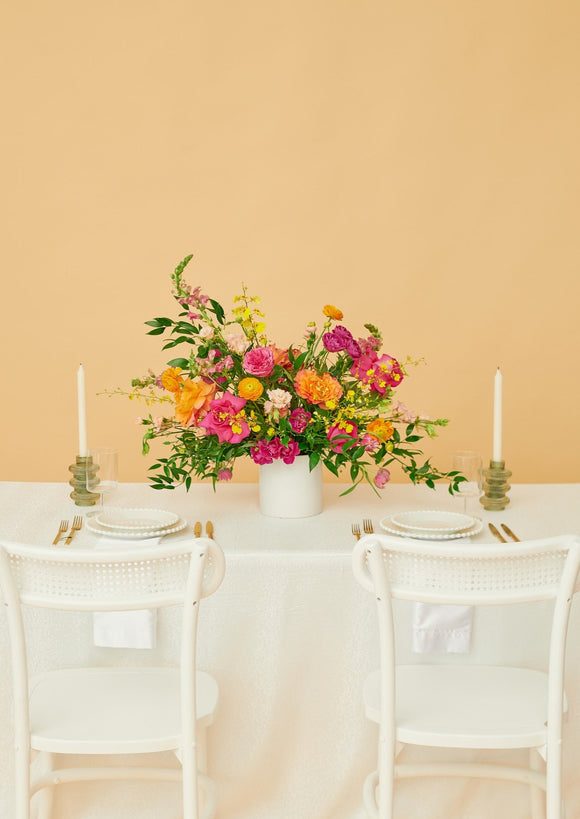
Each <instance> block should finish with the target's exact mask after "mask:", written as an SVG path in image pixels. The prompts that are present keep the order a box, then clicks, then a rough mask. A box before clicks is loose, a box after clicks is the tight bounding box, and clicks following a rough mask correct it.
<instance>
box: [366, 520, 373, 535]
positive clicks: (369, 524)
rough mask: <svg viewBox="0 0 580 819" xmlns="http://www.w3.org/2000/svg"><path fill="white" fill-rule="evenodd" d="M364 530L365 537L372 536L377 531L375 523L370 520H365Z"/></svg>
mask: <svg viewBox="0 0 580 819" xmlns="http://www.w3.org/2000/svg"><path fill="white" fill-rule="evenodd" d="M363 529H364V533H365V535H372V534H373V533H374V531H375V530H374V529H373V522H372V520H371V519H370V518H365V519H364V520H363Z"/></svg>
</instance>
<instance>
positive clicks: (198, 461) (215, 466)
mask: <svg viewBox="0 0 580 819" xmlns="http://www.w3.org/2000/svg"><path fill="white" fill-rule="evenodd" d="M191 258H192V257H191V256H188V257H186V258H185V259H184V260H183V261H182V262H181V263H180V264H179V265H178V266H177V268H176V269H175V271H174V273H173V274H172V280H173V287H174V289H173V295H174V297H175V299H176V301H177V303H178V304H179V307H180V312H179V316H178V318H177V319H175V320H174V319H172V318H164V317H159V318H154V319H152V320H151V321H147V322H146V324H147V325H148V326H149V327H150V328H151V329H150V330H149V334H150V335H159V336H161V335H164V334H165V335H166V337H168V339H167V341H166V342H165V344H164V346H163V349H164V350H167V349H170V348H175V347H179V348H180V350H182V351H183V352H182V355H181V356H180V357H178V358H173V359H172V360H170V361H168V362H167V368H166V369H164V370H163V371H162V372H160V373H159V374H155V373H153V372H150V373H149V374H148V375H147V376H146V377H145V378H139V379H135V380H134V381H133V382H132V392H131V393H129V395H130V397H132V398H137V399H140V400H144V401H145V402H146V403H147V405H149V406H150V405H151V404H153V403H155V402H161V406H167V405H170V410H169V407H168V410H167V411H166V412H165V413H162V414H157V413H156V414H150V415H148V416H147V417H142V418H140V419H139V422H140V423H141V424H142V425H143V426H144V427H145V428H146V430H145V433H144V438H143V453H144V454H146V453H148V452H149V444H150V441H151V440H152V439H154V438H161V439H164V441H165V443H166V444H167V445H168V447H169V452H168V453H167V455H166V456H165V457H159V458H158V459H157V461H156V463H155V464H154V465H153V466H152V467H150V471H151V485H152V486H153V488H155V489H172V488H174V487H175V486H176V485H178V484H181V483H183V484H185V486H186V488H187V489H189V487H190V485H191V482H192V479H193V476H195V477H196V478H211V479H212V481H213V482H214V486H215V483H216V482H218V481H227V480H229V479H230V478H231V477H232V470H233V467H234V463H235V461H236V460H237V459H238V458H242V457H249V458H251V459H252V460H253V461H254V462H255V463H256V464H269V463H272V462H274V461H276V460H279V459H281V460H282V461H283V462H284V463H286V464H291V463H292V462H293V461H294V459H295V458H296V457H297V456H308V459H309V465H310V469H314V468H315V467H316V465H317V464H318V463H322V464H323V465H324V466H325V467H326V468H327V469H328V470H329V471H330V472H332V473H333V474H334V475H337V476H338V475H339V474H340V473H341V471H342V470H345V469H346V470H347V473H348V477H349V478H350V482H351V486H350V487H349V488H348V489H347V490H346V492H350V491H352V489H354V488H355V486H357V485H358V484H359V483H360V482H361V481H368V482H369V483H370V484H371V485H372V486H373V487H375V488H379V489H380V488H382V487H384V486H385V484H386V483H387V482H388V481H389V478H390V467H391V465H392V464H394V463H398V464H399V465H400V467H401V468H402V470H403V472H405V473H406V474H407V475H408V476H409V478H410V479H411V481H413V483H419V482H421V483H425V484H427V486H430V487H433V485H434V482H435V481H436V480H439V479H442V478H443V479H447V480H448V481H449V483H450V486H449V489H450V491H454V489H456V486H457V483H458V482H459V481H460V480H462V478H461V477H460V476H459V475H458V473H456V472H448V473H442V472H440V471H438V470H437V469H436V468H435V467H433V466H432V465H431V463H430V462H429V460H426V461H425V462H424V463H420V462H419V460H418V459H419V457H420V456H421V455H422V453H421V450H420V449H418V448H417V442H418V441H419V440H420V439H421V438H422V437H423V436H424V435H427V436H429V437H434V436H436V434H437V428H438V427H442V426H445V425H446V424H447V423H448V422H447V420H446V419H437V420H435V421H432V420H429V419H428V418H426V417H421V416H419V415H417V414H416V413H414V412H412V411H411V410H409V409H408V408H407V407H406V406H405V405H404V404H403V403H402V402H401V401H399V400H398V398H397V397H396V396H397V390H398V388H399V387H400V385H401V383H402V382H403V380H404V379H405V377H406V375H407V368H408V366H409V364H411V363H413V362H410V361H407V362H406V363H405V364H401V363H400V362H399V361H398V360H397V359H395V358H394V357H393V356H391V355H389V354H388V353H386V352H381V347H382V343H383V340H382V336H381V333H380V331H379V329H378V328H377V327H375V326H374V325H372V324H366V325H365V329H366V331H367V334H366V335H365V336H363V337H359V338H355V337H354V336H353V334H352V333H351V332H350V331H349V330H348V329H347V328H346V327H345V326H344V325H343V324H341V323H340V322H341V321H342V319H343V314H342V312H341V311H340V310H339V309H337V308H336V307H334V306H332V305H326V306H325V307H324V309H323V310H322V314H323V317H324V318H323V323H322V326H321V327H317V326H316V325H315V323H314V322H311V323H310V324H308V325H307V327H306V330H305V333H304V337H303V338H302V339H301V340H300V341H299V342H298V343H296V344H295V345H294V344H292V345H290V346H288V347H283V348H281V347H278V346H277V345H276V344H275V343H274V342H272V341H271V340H270V339H269V338H268V336H267V335H266V325H265V324H264V321H263V317H264V316H263V313H262V312H261V311H260V309H259V303H260V300H259V298H257V297H256V296H250V295H249V294H248V292H247V289H246V288H245V287H243V289H242V293H241V295H238V296H236V297H235V298H234V307H233V309H232V317H231V318H228V317H227V316H226V312H225V311H224V309H223V307H222V306H221V304H219V302H217V301H215V300H214V299H212V298H210V297H209V296H207V295H205V294H204V293H202V291H201V288H200V287H193V288H192V287H191V286H190V285H188V284H187V283H186V282H185V280H184V276H183V273H184V269H185V267H186V265H187V264H188V262H189V261H190V259H191ZM116 392H120V391H116ZM346 492H345V493H343V494H346Z"/></svg>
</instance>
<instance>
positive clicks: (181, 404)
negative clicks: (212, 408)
mask: <svg viewBox="0 0 580 819" xmlns="http://www.w3.org/2000/svg"><path fill="white" fill-rule="evenodd" d="M216 390H217V387H216V385H215V384H211V383H209V384H208V383H207V382H206V381H202V379H196V380H195V381H192V380H191V378H188V379H186V381H185V382H184V383H183V389H182V391H181V393H180V395H179V399H178V401H177V406H176V407H175V419H176V421H178V422H179V423H180V424H181V425H182V426H184V427H192V426H194V425H195V424H197V423H199V421H201V419H202V418H203V417H204V416H205V415H206V414H207V411H208V409H209V404H210V401H212V400H213V397H214V396H215V394H216Z"/></svg>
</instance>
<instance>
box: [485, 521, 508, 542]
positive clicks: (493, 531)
mask: <svg viewBox="0 0 580 819" xmlns="http://www.w3.org/2000/svg"><path fill="white" fill-rule="evenodd" d="M487 525H488V526H489V531H490V532H491V533H492V535H493V536H494V537H496V538H497V539H498V540H501V542H502V543H507V540H506V539H505V537H502V535H501V534H500V533H499V532H498V530H497V529H496V528H495V526H494V525H493V523H488V524H487Z"/></svg>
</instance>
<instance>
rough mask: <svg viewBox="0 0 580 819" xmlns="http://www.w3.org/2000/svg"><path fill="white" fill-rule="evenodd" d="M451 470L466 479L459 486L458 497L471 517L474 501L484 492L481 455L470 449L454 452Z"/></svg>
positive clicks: (464, 510)
mask: <svg viewBox="0 0 580 819" xmlns="http://www.w3.org/2000/svg"><path fill="white" fill-rule="evenodd" d="M451 469H452V470H457V472H460V473H461V474H462V475H463V477H464V478H465V479H466V480H464V481H462V482H461V483H460V484H459V486H458V488H457V489H458V491H457V496H458V497H461V498H463V512H464V513H465V514H466V515H469V514H471V512H470V511H469V510H470V508H471V507H473V505H474V500H475V499H476V498H480V497H481V495H482V492H483V477H482V471H483V458H482V457H481V453H479V452H474V451H473V450H469V449H463V450H460V451H458V452H454V453H453V454H452V456H451ZM473 511H475V510H473Z"/></svg>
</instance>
